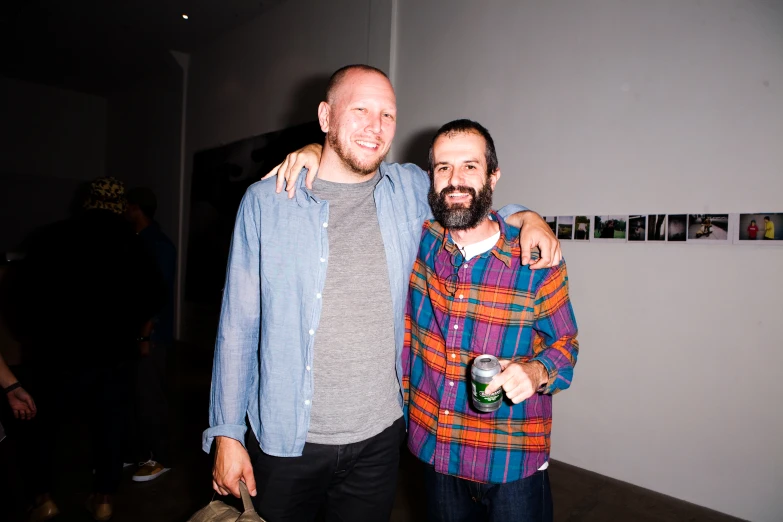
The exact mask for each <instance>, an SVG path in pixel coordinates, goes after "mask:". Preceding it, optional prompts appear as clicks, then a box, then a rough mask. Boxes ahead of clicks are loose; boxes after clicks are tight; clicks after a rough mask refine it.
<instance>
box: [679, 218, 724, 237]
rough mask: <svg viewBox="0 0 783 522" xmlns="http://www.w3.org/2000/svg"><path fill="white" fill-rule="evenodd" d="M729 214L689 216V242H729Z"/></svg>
mask: <svg viewBox="0 0 783 522" xmlns="http://www.w3.org/2000/svg"><path fill="white" fill-rule="evenodd" d="M728 239H729V215H728V214H688V241H696V240H698V241H728Z"/></svg>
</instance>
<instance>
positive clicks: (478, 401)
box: [470, 355, 503, 412]
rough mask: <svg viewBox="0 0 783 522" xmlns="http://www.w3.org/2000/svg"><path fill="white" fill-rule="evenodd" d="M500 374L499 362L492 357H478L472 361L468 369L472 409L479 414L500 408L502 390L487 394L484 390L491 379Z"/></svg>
mask: <svg viewBox="0 0 783 522" xmlns="http://www.w3.org/2000/svg"><path fill="white" fill-rule="evenodd" d="M499 373H500V362H498V359H497V357H495V356H493V355H480V356H478V357H476V358H475V359H473V365H472V368H471V369H470V377H471V383H470V384H471V388H472V395H473V407H474V408H476V409H477V410H478V411H481V412H490V411H495V410H497V409H498V408H500V403H501V401H502V399H503V388H500V389H498V390H496V391H495V392H494V393H491V394H487V393H486V391H485V390H486V389H487V385H488V384H489V382H490V381H491V380H492V378H493V377H494V376H495V375H497V374H499Z"/></svg>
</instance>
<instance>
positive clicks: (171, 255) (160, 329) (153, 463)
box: [125, 187, 177, 482]
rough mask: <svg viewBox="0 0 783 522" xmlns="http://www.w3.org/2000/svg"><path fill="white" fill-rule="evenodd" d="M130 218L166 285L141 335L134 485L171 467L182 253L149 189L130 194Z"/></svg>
mask: <svg viewBox="0 0 783 522" xmlns="http://www.w3.org/2000/svg"><path fill="white" fill-rule="evenodd" d="M126 200H127V205H126V208H125V219H127V220H128V222H130V224H131V227H132V228H133V231H134V232H135V233H136V234H137V235H138V236H139V237H140V238H141V239H142V240H143V241H144V244H145V246H146V248H147V251H148V253H149V254H150V255H151V256H152V257H154V259H155V262H156V263H157V265H158V270H159V271H160V273H161V275H162V276H163V280H164V282H165V284H166V304H165V305H164V307H163V309H162V310H161V312H160V313H159V314H158V315H157V316H155V317H154V318H153V319H151V320H150V321H148V322H147V323H146V324H145V325H144V328H143V331H142V334H141V337H139V339H138V342H139V354H140V356H141V357H140V358H139V361H138V366H137V372H136V383H135V384H136V387H135V392H136V397H135V399H136V401H135V402H136V421H137V425H138V432H139V433H138V435H139V437H138V438H139V440H138V449H137V451H138V452H139V455H138V457H139V462H141V464H140V465H139V470H138V471H137V472H136V473H134V475H133V480H134V481H135V482H147V481H149V480H155V479H156V478H158V477H160V476H161V475H162V474H163V473H165V472H167V471H168V470H169V469H170V468H168V467H166V466H170V465H171V464H170V463H171V461H170V457H169V454H168V401H167V399H166V360H167V354H168V350H169V346H171V342H172V339H173V337H174V274H175V271H176V264H177V251H176V249H175V248H174V244H173V243H172V242H171V240H170V239H169V238H168V236H166V234H164V233H163V231H162V230H161V229H160V225H159V224H158V223H157V221H155V220H154V219H155V212H156V211H157V209H158V198H157V197H156V196H155V193H154V192H153V191H152V190H151V189H148V188H146V187H139V188H134V189H131V190H129V191H128V194H127V196H126Z"/></svg>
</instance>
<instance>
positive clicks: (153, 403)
mask: <svg viewBox="0 0 783 522" xmlns="http://www.w3.org/2000/svg"><path fill="white" fill-rule="evenodd" d="M167 356H168V347H167V345H165V344H159V343H155V344H154V345H153V346H151V347H150V353H149V355H147V356H146V357H141V358H139V360H138V362H137V364H136V382H135V385H136V390H135V391H136V393H135V410H136V426H135V431H136V432H137V433H136V437H137V440H136V441H135V444H134V446H135V448H134V449H135V454H136V458H137V459H138V461H139V462H145V461H146V460H148V459H149V458H152V459H153V460H156V461H158V462H159V463H161V464H163V465H164V466H170V465H171V460H170V457H169V451H168V438H169V429H168V426H169V423H168V417H169V411H168V400H167V386H166V359H167Z"/></svg>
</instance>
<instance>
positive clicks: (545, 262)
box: [530, 248, 552, 270]
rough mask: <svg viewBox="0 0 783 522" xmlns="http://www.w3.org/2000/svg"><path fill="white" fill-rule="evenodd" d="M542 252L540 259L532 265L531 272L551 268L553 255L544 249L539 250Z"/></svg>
mask: <svg viewBox="0 0 783 522" xmlns="http://www.w3.org/2000/svg"><path fill="white" fill-rule="evenodd" d="M539 250H540V251H541V257H539V258H538V261H536V262H535V263H533V264H532V265H530V269H531V270H538V269H540V268H549V266H550V265H551V261H552V256H551V254H550V253H549V252H548V251H547V250H546V249H544V248H541V249H539Z"/></svg>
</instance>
